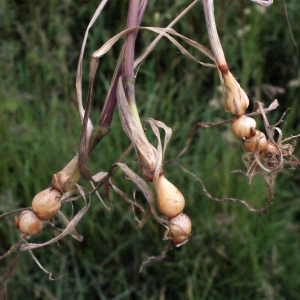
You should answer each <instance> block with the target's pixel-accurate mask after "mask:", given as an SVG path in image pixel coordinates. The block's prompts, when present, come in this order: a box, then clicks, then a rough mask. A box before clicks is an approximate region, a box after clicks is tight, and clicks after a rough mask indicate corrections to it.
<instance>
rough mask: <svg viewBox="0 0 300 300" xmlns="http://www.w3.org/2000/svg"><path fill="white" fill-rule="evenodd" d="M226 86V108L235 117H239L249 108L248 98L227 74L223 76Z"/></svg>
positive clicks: (230, 75)
mask: <svg viewBox="0 0 300 300" xmlns="http://www.w3.org/2000/svg"><path fill="white" fill-rule="evenodd" d="M223 76H224V82H225V85H226V103H225V109H226V107H227V108H228V109H229V110H230V112H231V113H232V114H233V115H235V116H238V117H239V116H241V115H243V114H244V113H245V111H246V109H247V107H248V106H249V98H248V96H247V94H246V93H245V91H244V90H243V89H242V88H241V87H240V85H239V83H238V82H237V81H236V79H235V78H234V76H233V75H232V74H231V73H230V72H228V73H225V74H223Z"/></svg>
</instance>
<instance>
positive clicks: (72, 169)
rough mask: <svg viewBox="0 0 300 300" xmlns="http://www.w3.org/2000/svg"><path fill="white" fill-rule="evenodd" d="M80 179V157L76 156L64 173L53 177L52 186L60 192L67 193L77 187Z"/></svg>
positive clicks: (61, 172)
mask: <svg viewBox="0 0 300 300" xmlns="http://www.w3.org/2000/svg"><path fill="white" fill-rule="evenodd" d="M79 178H80V172H79V168H78V157H77V156H75V157H74V158H73V159H72V160H71V161H70V162H69V163H68V164H67V165H66V166H65V168H64V169H63V170H62V171H60V172H58V173H56V174H54V175H53V177H52V180H51V184H52V185H53V187H54V188H55V189H57V190H58V191H62V192H64V193H65V192H68V191H71V190H72V189H73V188H74V187H75V185H76V183H77V181H78V180H79Z"/></svg>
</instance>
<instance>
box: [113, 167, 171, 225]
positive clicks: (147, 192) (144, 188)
mask: <svg viewBox="0 0 300 300" xmlns="http://www.w3.org/2000/svg"><path fill="white" fill-rule="evenodd" d="M115 165H117V166H118V167H119V168H120V169H121V170H122V171H123V172H124V174H125V175H126V176H127V177H128V179H130V180H131V181H132V182H133V183H134V184H135V185H136V187H137V188H138V189H139V190H140V191H141V192H142V193H143V194H144V196H145V198H146V199H147V201H148V204H149V207H150V210H151V213H152V215H153V216H154V218H155V219H156V220H157V221H158V222H159V223H161V224H162V225H164V226H165V225H166V224H167V222H168V221H167V220H166V219H165V218H162V217H159V216H158V215H157V213H156V209H155V201H154V196H153V193H152V190H151V189H150V188H149V186H148V185H147V183H146V181H145V180H143V179H142V178H141V177H140V176H138V175H137V174H136V173H134V172H133V171H132V170H131V169H130V168H129V167H128V166H127V165H125V164H123V163H117V164H115ZM113 188H114V189H115V190H116V187H113ZM119 194H120V193H119ZM128 199H129V198H127V199H126V200H128ZM130 201H131V200H130ZM130 203H131V204H132V205H134V206H136V204H135V202H133V201H131V202H130ZM139 208H140V209H141V210H142V208H141V207H139ZM143 213H145V210H144V209H143ZM141 224H143V223H141Z"/></svg>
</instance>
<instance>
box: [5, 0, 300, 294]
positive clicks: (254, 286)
mask: <svg viewBox="0 0 300 300" xmlns="http://www.w3.org/2000/svg"><path fill="white" fill-rule="evenodd" d="M127 2H128V1H110V2H109V3H108V4H107V7H106V8H105V10H104V12H103V14H102V15H101V16H100V18H99V19H98V20H97V22H96V24H95V25H94V27H93V28H92V29H91V34H90V36H89V40H88V45H87V50H86V57H85V61H84V92H86V87H87V80H88V65H89V56H90V55H91V54H92V52H93V51H94V50H96V49H97V48H99V47H100V46H101V45H102V44H103V43H104V42H105V41H106V40H107V39H108V38H109V37H111V36H113V35H114V34H116V33H117V32H118V31H120V30H122V29H123V28H124V26H125V22H126V14H127ZM188 3H189V2H188V1H181V0H176V1H159V0H157V1H149V5H148V8H147V11H146V14H145V18H144V22H143V25H145V26H153V25H156V26H166V25H167V24H168V23H169V22H170V21H171V20H172V19H173V18H174V17H175V16H176V15H177V14H178V13H179V12H180V11H182V10H183V8H184V7H185V6H186V5H187V4H188ZM97 5H98V3H97V1H88V2H87V1H80V0H78V1H72V0H64V1H57V0H53V1H44V2H40V1H14V0H11V1H7V0H1V2H0V37H1V39H0V80H1V85H0V100H1V102H0V104H1V105H0V139H1V142H0V155H1V157H0V170H1V172H0V199H1V201H0V213H3V212H8V211H11V210H14V209H17V208H22V207H27V206H30V204H31V200H32V197H33V196H34V195H35V194H36V193H37V192H39V191H40V190H43V189H45V188H46V187H48V186H49V184H50V180H51V177H52V174H54V173H56V172H58V171H59V170H61V169H62V168H63V166H64V165H65V164H66V163H67V162H68V161H69V160H70V159H71V158H72V157H73V156H74V155H75V153H77V151H78V143H79V135H80V130H81V129H80V121H79V116H78V112H77V104H76V93H75V73H76V68H77V60H78V56H79V51H80V47H81V42H82V39H83V35H84V31H85V28H86V26H87V24H88V22H89V20H90V18H91V16H92V14H93V12H94V10H95V9H96V7H97ZM286 5H287V11H288V17H289V22H290V25H291V30H292V32H293V35H294V38H295V40H296V42H297V44H298V45H300V22H299V12H300V2H299V1H298V0H286ZM215 7H216V8H215V11H216V18H217V22H218V29H219V34H220V36H221V40H222V44H223V47H224V51H225V54H226V57H227V61H228V64H229V66H230V68H231V71H232V73H233V74H234V75H235V76H236V77H237V78H238V79H239V81H240V82H241V84H242V86H243V87H244V89H245V90H246V92H247V93H248V94H249V95H250V98H251V103H253V102H255V101H262V102H264V103H265V105H269V104H270V103H271V101H272V99H274V98H275V97H276V98H278V100H279V102H280V107H279V109H278V110H277V111H276V112H273V113H270V114H269V118H270V122H271V123H274V122H275V121H276V120H277V119H278V118H279V117H280V115H281V114H282V113H283V112H284V111H285V109H286V108H288V107H291V110H290V112H289V113H288V114H287V116H286V118H285V122H284V123H283V124H282V126H281V128H282V130H283V132H284V135H286V136H289V135H291V134H293V133H294V134H296V133H299V132H300V126H299V122H298V120H299V104H298V102H299V97H300V75H299V71H300V70H299V54H298V53H297V48H296V47H295V45H294V43H293V40H292V36H291V34H290V32H289V30H288V26H287V19H286V16H285V14H284V6H283V3H282V1H279V0H275V1H274V4H273V5H272V6H271V7H269V8H268V9H261V8H260V7H258V6H257V5H255V4H254V3H252V2H250V1H245V0H236V1H231V0H222V1H221V0H219V1H215ZM174 28H175V29H176V30H177V31H178V32H180V33H182V34H184V35H186V36H187V37H189V38H191V39H194V40H196V41H197V42H199V43H201V44H202V45H204V46H206V47H208V48H209V41H208V38H207V34H206V28H205V22H204V17H203V10H202V6H201V3H198V4H197V5H196V6H195V7H194V9H193V10H192V11H191V12H190V13H189V14H188V15H186V16H185V17H184V19H183V20H182V21H181V22H180V23H179V24H177V25H176V26H175V27H174ZM154 37H155V36H154V34H152V33H148V32H143V33H141V34H140V35H139V38H138V42H137V53H141V51H142V49H143V47H144V46H145V45H147V44H148V43H149V42H150V41H151V40H152V39H153V38H154ZM121 46H122V44H121V42H119V43H118V44H117V45H116V46H115V47H114V48H113V49H112V51H110V52H109V53H108V54H107V55H106V56H105V57H104V58H103V59H101V67H100V69H99V71H98V73H97V76H96V77H97V78H96V87H95V96H94V104H93V112H92V116H91V118H92V120H93V121H94V122H97V120H98V118H99V116H100V112H101V107H102V105H103V102H104V99H105V95H106V92H107V90H108V87H109V83H110V80H111V77H112V71H113V68H114V66H115V64H116V60H117V57H118V53H119V51H120V49H121ZM188 49H189V50H190V51H191V52H192V53H193V54H195V56H196V57H197V58H198V59H199V60H204V61H206V62H208V60H207V59H206V58H205V57H204V56H203V55H201V54H199V53H196V52H195V51H194V50H193V49H191V48H188ZM270 85H271V86H273V87H280V88H283V89H284V90H285V93H284V94H276V95H275V94H271V95H269V96H268V94H266V93H265V92H264V91H265V90H266V88H267V87H268V86H269V87H270ZM218 87H219V81H218V77H217V74H216V72H215V70H213V69H208V68H205V67H202V66H200V65H197V64H195V63H194V62H192V61H191V60H188V59H187V58H186V57H184V56H183V55H182V54H180V53H179V51H178V50H177V49H176V48H175V47H174V46H173V45H172V44H170V43H169V42H167V41H166V40H162V41H161V42H160V43H159V45H158V46H157V47H156V49H155V50H154V51H153V53H152V54H151V55H150V56H149V58H148V59H147V60H146V61H145V62H144V63H143V64H142V66H141V68H140V69H139V73H138V77H137V82H136V94H137V102H138V107H139V111H140V114H141V117H142V119H145V118H147V117H152V118H154V119H158V120H161V121H163V122H165V123H166V124H167V125H168V126H170V127H172V129H173V136H172V139H171V142H170V145H169V147H168V149H167V152H166V160H167V159H170V158H172V157H174V156H176V155H177V154H178V153H179V151H180V150H181V149H182V148H183V147H184V145H185V141H186V138H187V135H188V132H189V129H190V128H191V127H192V126H193V124H195V123H196V122H198V121H204V122H215V121H220V120H225V119H226V118H230V117H231V115H230V114H229V113H226V112H224V110H223V108H222V101H221V94H220V92H219V90H218ZM271 91H274V88H273V89H271ZM252 109H253V106H252V105H250V107H249V111H251V110H252ZM257 123H258V128H260V129H261V130H262V129H263V127H262V123H261V121H260V119H259V118H257ZM153 142H155V140H154V139H153ZM128 145H129V142H128V139H127V137H126V136H125V134H124V133H123V132H122V129H121V125H120V122H119V120H118V116H117V114H115V116H114V120H113V123H112V126H111V132H110V134H109V135H108V136H107V137H105V138H104V139H103V140H102V141H101V143H100V144H99V145H98V146H97V148H96V150H95V152H94V153H93V155H92V157H91V159H90V167H91V169H92V171H93V172H98V171H100V170H101V171H107V170H108V169H109V167H110V165H111V164H113V162H114V161H115V160H116V159H117V158H118V156H119V155H121V153H122V151H124V150H125V149H126V147H127V146H128ZM295 153H296V154H298V156H299V149H298V148H296V151H295ZM242 154H243V149H242V144H241V141H240V140H238V139H237V138H235V137H234V136H233V134H232V133H231V131H230V128H229V126H228V125H224V126H221V127H217V128H210V129H205V130H202V131H198V132H197V133H196V135H195V138H194V140H193V143H192V145H191V147H190V149H189V151H188V152H187V153H186V154H185V155H184V156H183V157H182V158H180V160H179V162H180V163H181V164H182V165H183V166H184V167H185V168H187V169H188V170H190V171H192V172H194V173H195V174H196V175H197V176H199V177H201V178H202V179H203V181H204V183H205V185H206V187H207V189H208V190H209V191H210V192H211V193H212V194H213V195H214V196H216V197H236V198H241V199H245V200H247V201H248V202H249V203H250V204H251V205H253V206H254V207H256V208H260V207H262V205H263V203H264V201H265V200H266V186H265V183H264V182H263V181H262V179H260V178H256V179H255V180H254V181H253V183H252V184H251V185H250V186H249V185H248V183H247V180H246V178H244V177H243V176H242V175H238V174H232V173H231V171H232V170H235V169H242V168H243V163H242V160H241V157H242ZM135 162H136V160H135V158H134V155H133V154H132V155H130V156H129V157H128V158H127V159H126V163H127V164H128V165H129V166H130V167H131V168H133V169H134V170H136V171H137V172H138V168H137V165H136V163H135ZM164 170H165V174H166V177H167V178H169V180H171V181H172V182H173V183H174V184H175V185H176V186H177V187H178V188H179V189H180V190H181V191H182V193H183V194H184V196H185V198H186V207H185V210H184V211H185V213H187V214H188V215H189V216H190V218H191V220H192V223H193V232H192V236H191V238H190V239H189V243H187V244H186V245H184V246H183V247H181V248H179V249H173V250H172V251H170V252H169V253H168V254H167V256H166V258H165V259H164V260H163V261H162V262H160V263H153V264H151V265H149V266H147V267H146V268H145V269H144V270H143V272H142V273H139V267H140V265H141V263H142V262H143V261H144V260H145V259H147V257H149V256H151V255H157V254H159V253H160V251H161V250H162V249H163V248H164V247H165V245H166V241H163V240H162V237H163V232H164V230H163V228H162V227H161V226H160V225H159V224H158V223H157V222H155V220H153V219H152V218H151V217H149V218H148V220H147V223H146V225H145V227H144V228H143V229H137V223H136V222H135V221H134V216H133V214H132V211H131V209H130V207H129V205H128V204H127V203H125V202H124V201H123V200H122V199H120V197H118V196H116V195H115V194H114V193H111V197H112V202H113V210H112V211H111V212H108V211H106V210H105V209H104V208H103V206H102V205H101V204H100V202H99V201H98V200H97V199H96V197H93V198H92V204H91V207H90V209H89V211H88V213H87V214H86V215H85V216H84V218H83V219H82V220H81V222H80V223H79V224H78V226H77V230H78V232H79V233H80V234H82V235H84V241H83V242H82V243H79V242H77V241H75V240H73V239H72V238H71V237H66V238H64V239H63V240H61V241H60V242H59V244H54V245H51V246H48V247H45V248H42V249H38V250H36V251H34V253H35V255H36V257H37V258H38V259H39V261H40V262H41V263H42V265H43V266H44V267H45V268H46V269H47V270H49V271H51V272H53V277H59V276H61V275H64V276H63V277H61V278H60V279H59V280H57V281H50V280H48V276H47V275H46V274H44V273H43V272H42V271H41V270H40V269H39V268H38V266H37V265H36V264H35V262H34V261H33V260H32V258H31V257H30V255H29V253H25V254H23V256H22V258H21V260H20V261H19V263H18V264H17V266H16V268H15V270H14V272H13V275H12V277H11V279H9V281H8V292H9V299H115V300H117V299H161V300H162V299H189V300H192V299H194V300H198V299H234V300H237V299H299V294H300V278H299V274H300V242H299V236H300V223H299V222H300V210H299V207H300V192H299V188H298V185H299V182H300V177H299V170H295V171H290V170H288V171H284V172H282V173H281V174H279V176H278V178H277V182H276V186H275V197H274V204H273V205H271V206H270V209H269V212H268V214H266V215H257V214H254V213H251V212H249V211H248V210H247V209H246V207H245V206H243V205H241V204H238V203H215V202H212V201H211V200H210V199H209V198H207V197H206V196H205V194H204V193H203V191H202V188H201V186H200V185H199V183H197V182H196V181H195V180H194V179H193V178H192V177H191V176H190V175H188V174H184V173H183V172H182V171H181V170H180V169H179V168H178V167H177V166H176V165H166V166H165V168H164ZM113 181H114V183H115V184H117V185H118V186H119V187H120V188H122V189H123V190H124V191H126V192H127V193H128V194H129V195H130V193H132V191H133V186H132V185H131V183H130V182H129V181H127V180H125V179H124V178H123V177H122V174H121V172H117V173H116V174H115V175H114V178H113ZM80 183H81V184H82V185H85V186H88V184H87V183H86V182H84V181H80ZM137 201H139V202H140V203H143V204H145V199H144V198H143V197H142V195H140V194H137ZM83 205H84V203H83V201H78V203H75V209H79V208H80V207H82V206H83ZM63 210H64V211H65V212H70V207H68V205H64V207H63ZM54 234H55V231H54V229H53V228H51V227H50V226H47V227H45V228H44V230H43V231H42V232H41V233H39V234H37V235H36V236H33V237H32V238H31V241H32V242H42V241H46V240H48V239H50V238H51V237H53V236H54ZM18 238H19V233H18V231H17V230H16V229H15V228H14V226H13V217H12V216H9V217H6V218H3V219H1V220H0V241H1V242H0V253H4V252H5V251H6V250H7V249H9V247H10V245H12V244H14V243H16V242H17V240H18ZM17 253H18V251H15V252H13V254H12V255H11V256H10V257H8V258H6V259H5V260H2V261H1V262H0V274H1V276H2V275H3V274H4V272H5V270H6V268H7V267H8V265H9V262H10V261H11V259H12V258H13V257H15V255H17Z"/></svg>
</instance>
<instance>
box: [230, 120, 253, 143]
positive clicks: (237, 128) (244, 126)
mask: <svg viewBox="0 0 300 300" xmlns="http://www.w3.org/2000/svg"><path fill="white" fill-rule="evenodd" d="M255 127H256V121H255V120H254V119H253V118H250V117H247V116H245V115H242V116H240V117H239V118H237V119H235V120H234V121H233V122H232V124H231V130H232V132H233V133H234V134H235V135H236V136H237V137H239V138H251V137H253V136H255V134H256V131H255Z"/></svg>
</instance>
